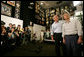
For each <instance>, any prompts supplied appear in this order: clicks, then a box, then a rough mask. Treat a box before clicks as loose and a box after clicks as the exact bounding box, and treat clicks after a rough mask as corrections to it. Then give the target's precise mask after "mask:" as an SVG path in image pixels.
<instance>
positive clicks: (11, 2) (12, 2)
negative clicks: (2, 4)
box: [7, 1, 15, 6]
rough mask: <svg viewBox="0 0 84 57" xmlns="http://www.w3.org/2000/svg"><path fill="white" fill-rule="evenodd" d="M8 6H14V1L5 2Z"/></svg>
mask: <svg viewBox="0 0 84 57" xmlns="http://www.w3.org/2000/svg"><path fill="white" fill-rule="evenodd" d="M7 3H8V4H10V5H12V6H15V1H7Z"/></svg>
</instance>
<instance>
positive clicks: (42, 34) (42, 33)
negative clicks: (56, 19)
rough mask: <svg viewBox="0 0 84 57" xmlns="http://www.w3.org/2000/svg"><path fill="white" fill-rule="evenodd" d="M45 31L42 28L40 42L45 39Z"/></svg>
mask: <svg viewBox="0 0 84 57" xmlns="http://www.w3.org/2000/svg"><path fill="white" fill-rule="evenodd" d="M43 36H44V31H43V30H41V33H40V43H42V42H43V39H44V37H43Z"/></svg>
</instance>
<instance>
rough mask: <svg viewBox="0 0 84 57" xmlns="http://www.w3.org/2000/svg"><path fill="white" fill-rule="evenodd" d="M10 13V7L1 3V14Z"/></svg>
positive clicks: (8, 14) (9, 14)
mask: <svg viewBox="0 0 84 57" xmlns="http://www.w3.org/2000/svg"><path fill="white" fill-rule="evenodd" d="M11 13H12V7H11V6H9V5H6V4H4V3H1V14H4V15H7V16H11Z"/></svg>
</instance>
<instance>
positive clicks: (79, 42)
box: [77, 36, 83, 44]
mask: <svg viewBox="0 0 84 57" xmlns="http://www.w3.org/2000/svg"><path fill="white" fill-rule="evenodd" d="M82 42H83V40H82V37H81V36H79V38H78V41H77V43H78V44H81V43H82Z"/></svg>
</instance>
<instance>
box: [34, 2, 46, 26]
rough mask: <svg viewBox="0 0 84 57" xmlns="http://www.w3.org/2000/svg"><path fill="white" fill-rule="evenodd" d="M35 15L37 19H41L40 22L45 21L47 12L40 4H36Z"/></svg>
mask: <svg viewBox="0 0 84 57" xmlns="http://www.w3.org/2000/svg"><path fill="white" fill-rule="evenodd" d="M35 13H36V15H37V16H35V18H36V19H39V20H40V21H45V15H44V13H45V12H44V10H43V9H42V8H41V7H40V5H39V4H38V3H35ZM40 24H42V22H40Z"/></svg>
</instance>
